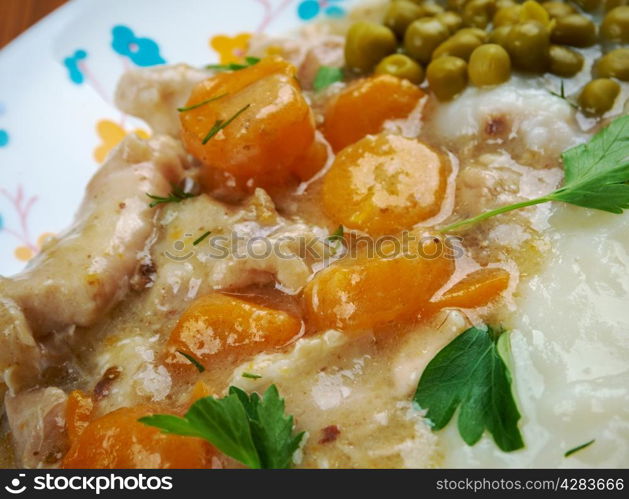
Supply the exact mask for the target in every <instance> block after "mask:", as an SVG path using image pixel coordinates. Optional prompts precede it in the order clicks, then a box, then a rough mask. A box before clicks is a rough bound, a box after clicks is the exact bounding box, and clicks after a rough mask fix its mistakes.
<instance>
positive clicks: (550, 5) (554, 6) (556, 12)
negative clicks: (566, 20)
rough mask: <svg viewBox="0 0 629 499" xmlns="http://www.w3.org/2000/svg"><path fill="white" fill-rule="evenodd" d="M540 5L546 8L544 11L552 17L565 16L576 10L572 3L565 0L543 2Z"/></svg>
mask: <svg viewBox="0 0 629 499" xmlns="http://www.w3.org/2000/svg"><path fill="white" fill-rule="evenodd" d="M542 7H544V8H545V9H546V12H548V14H549V15H550V17H552V18H553V19H558V18H560V17H566V16H569V15H570V14H574V13H575V12H576V9H575V8H574V7H573V6H572V5H570V4H569V3H565V2H544V3H543V4H542Z"/></svg>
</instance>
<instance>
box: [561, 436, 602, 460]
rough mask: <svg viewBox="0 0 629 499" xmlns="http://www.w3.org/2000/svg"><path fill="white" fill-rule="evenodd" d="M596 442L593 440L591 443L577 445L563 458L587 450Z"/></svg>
mask: <svg viewBox="0 0 629 499" xmlns="http://www.w3.org/2000/svg"><path fill="white" fill-rule="evenodd" d="M595 441H596V440H595V439H592V440H590V441H589V442H585V443H584V444H581V445H577V446H576V447H574V448H573V449H570V450H569V451H566V453H565V454H564V455H563V457H570V456H572V454H574V453H575V452H579V451H580V450H583V449H586V448H587V447H589V446H590V445H592V444H593V443H594V442H595Z"/></svg>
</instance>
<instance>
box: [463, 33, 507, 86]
mask: <svg viewBox="0 0 629 499" xmlns="http://www.w3.org/2000/svg"><path fill="white" fill-rule="evenodd" d="M467 74H468V76H469V78H470V81H471V82H472V83H473V84H474V85H476V86H477V87H485V86H491V85H500V84H501V83H504V82H505V81H507V80H508V79H509V78H510V77H511V59H509V54H507V51H506V50H505V49H503V48H502V47H501V46H500V45H496V44H493V43H488V44H487V45H481V46H480V47H478V48H477V49H476V50H474V52H472V55H471V56H470V62H469V64H468V65H467Z"/></svg>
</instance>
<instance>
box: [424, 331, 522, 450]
mask: <svg viewBox="0 0 629 499" xmlns="http://www.w3.org/2000/svg"><path fill="white" fill-rule="evenodd" d="M505 334H506V333H502V335H505ZM499 338H500V339H499ZM504 338H505V339H507V337H504ZM504 341H505V340H503V339H502V337H501V333H500V332H499V331H497V330H494V329H492V328H490V327H488V326H478V327H472V328H470V329H468V330H466V331H464V332H463V333H462V334H460V335H459V336H457V337H456V338H455V339H454V340H452V342H450V343H449V344H448V345H446V346H445V347H444V348H443V349H442V350H441V351H440V352H439V353H438V354H437V355H436V356H435V358H433V359H432V360H431V361H430V362H429V363H428V366H427V367H426V369H425V370H424V372H423V374H422V376H421V378H420V380H419V384H418V386H417V391H416V392H415V397H414V401H415V403H417V405H418V406H419V407H420V408H421V409H425V410H426V411H427V412H426V415H425V417H426V419H427V420H428V421H429V423H430V424H431V426H432V429H433V430H440V429H442V428H443V427H445V426H446V425H447V424H448V422H449V421H450V420H451V419H452V416H453V415H454V412H455V411H456V409H457V407H458V408H459V415H458V422H457V424H458V428H459V434H460V435H461V437H462V438H463V440H464V441H465V443H467V444H468V445H474V444H475V443H476V442H478V441H479V440H480V438H481V437H482V435H483V433H484V432H485V429H487V430H488V431H489V432H490V433H491V435H492V436H493V438H494V441H495V442H496V444H497V445H498V447H500V449H502V450H503V451H505V452H510V451H514V450H517V449H520V448H522V447H524V442H523V441H522V435H521V434H520V430H519V429H518V421H519V419H520V413H519V412H518V408H517V406H516V403H515V400H514V398H513V394H512V392H511V374H510V372H509V368H508V367H507V364H506V363H505V361H504V360H503V358H502V356H501V352H500V350H501V343H502V342H504Z"/></svg>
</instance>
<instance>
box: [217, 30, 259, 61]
mask: <svg viewBox="0 0 629 499" xmlns="http://www.w3.org/2000/svg"><path fill="white" fill-rule="evenodd" d="M250 39H251V33H238V34H237V35H234V36H227V35H216V36H213V37H212V38H211V39H210V47H212V48H213V49H214V50H215V51H216V52H217V53H218V55H219V58H220V63H221V64H229V63H232V62H235V63H239V62H243V61H244V60H245V55H247V49H248V48H249V40H250Z"/></svg>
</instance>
